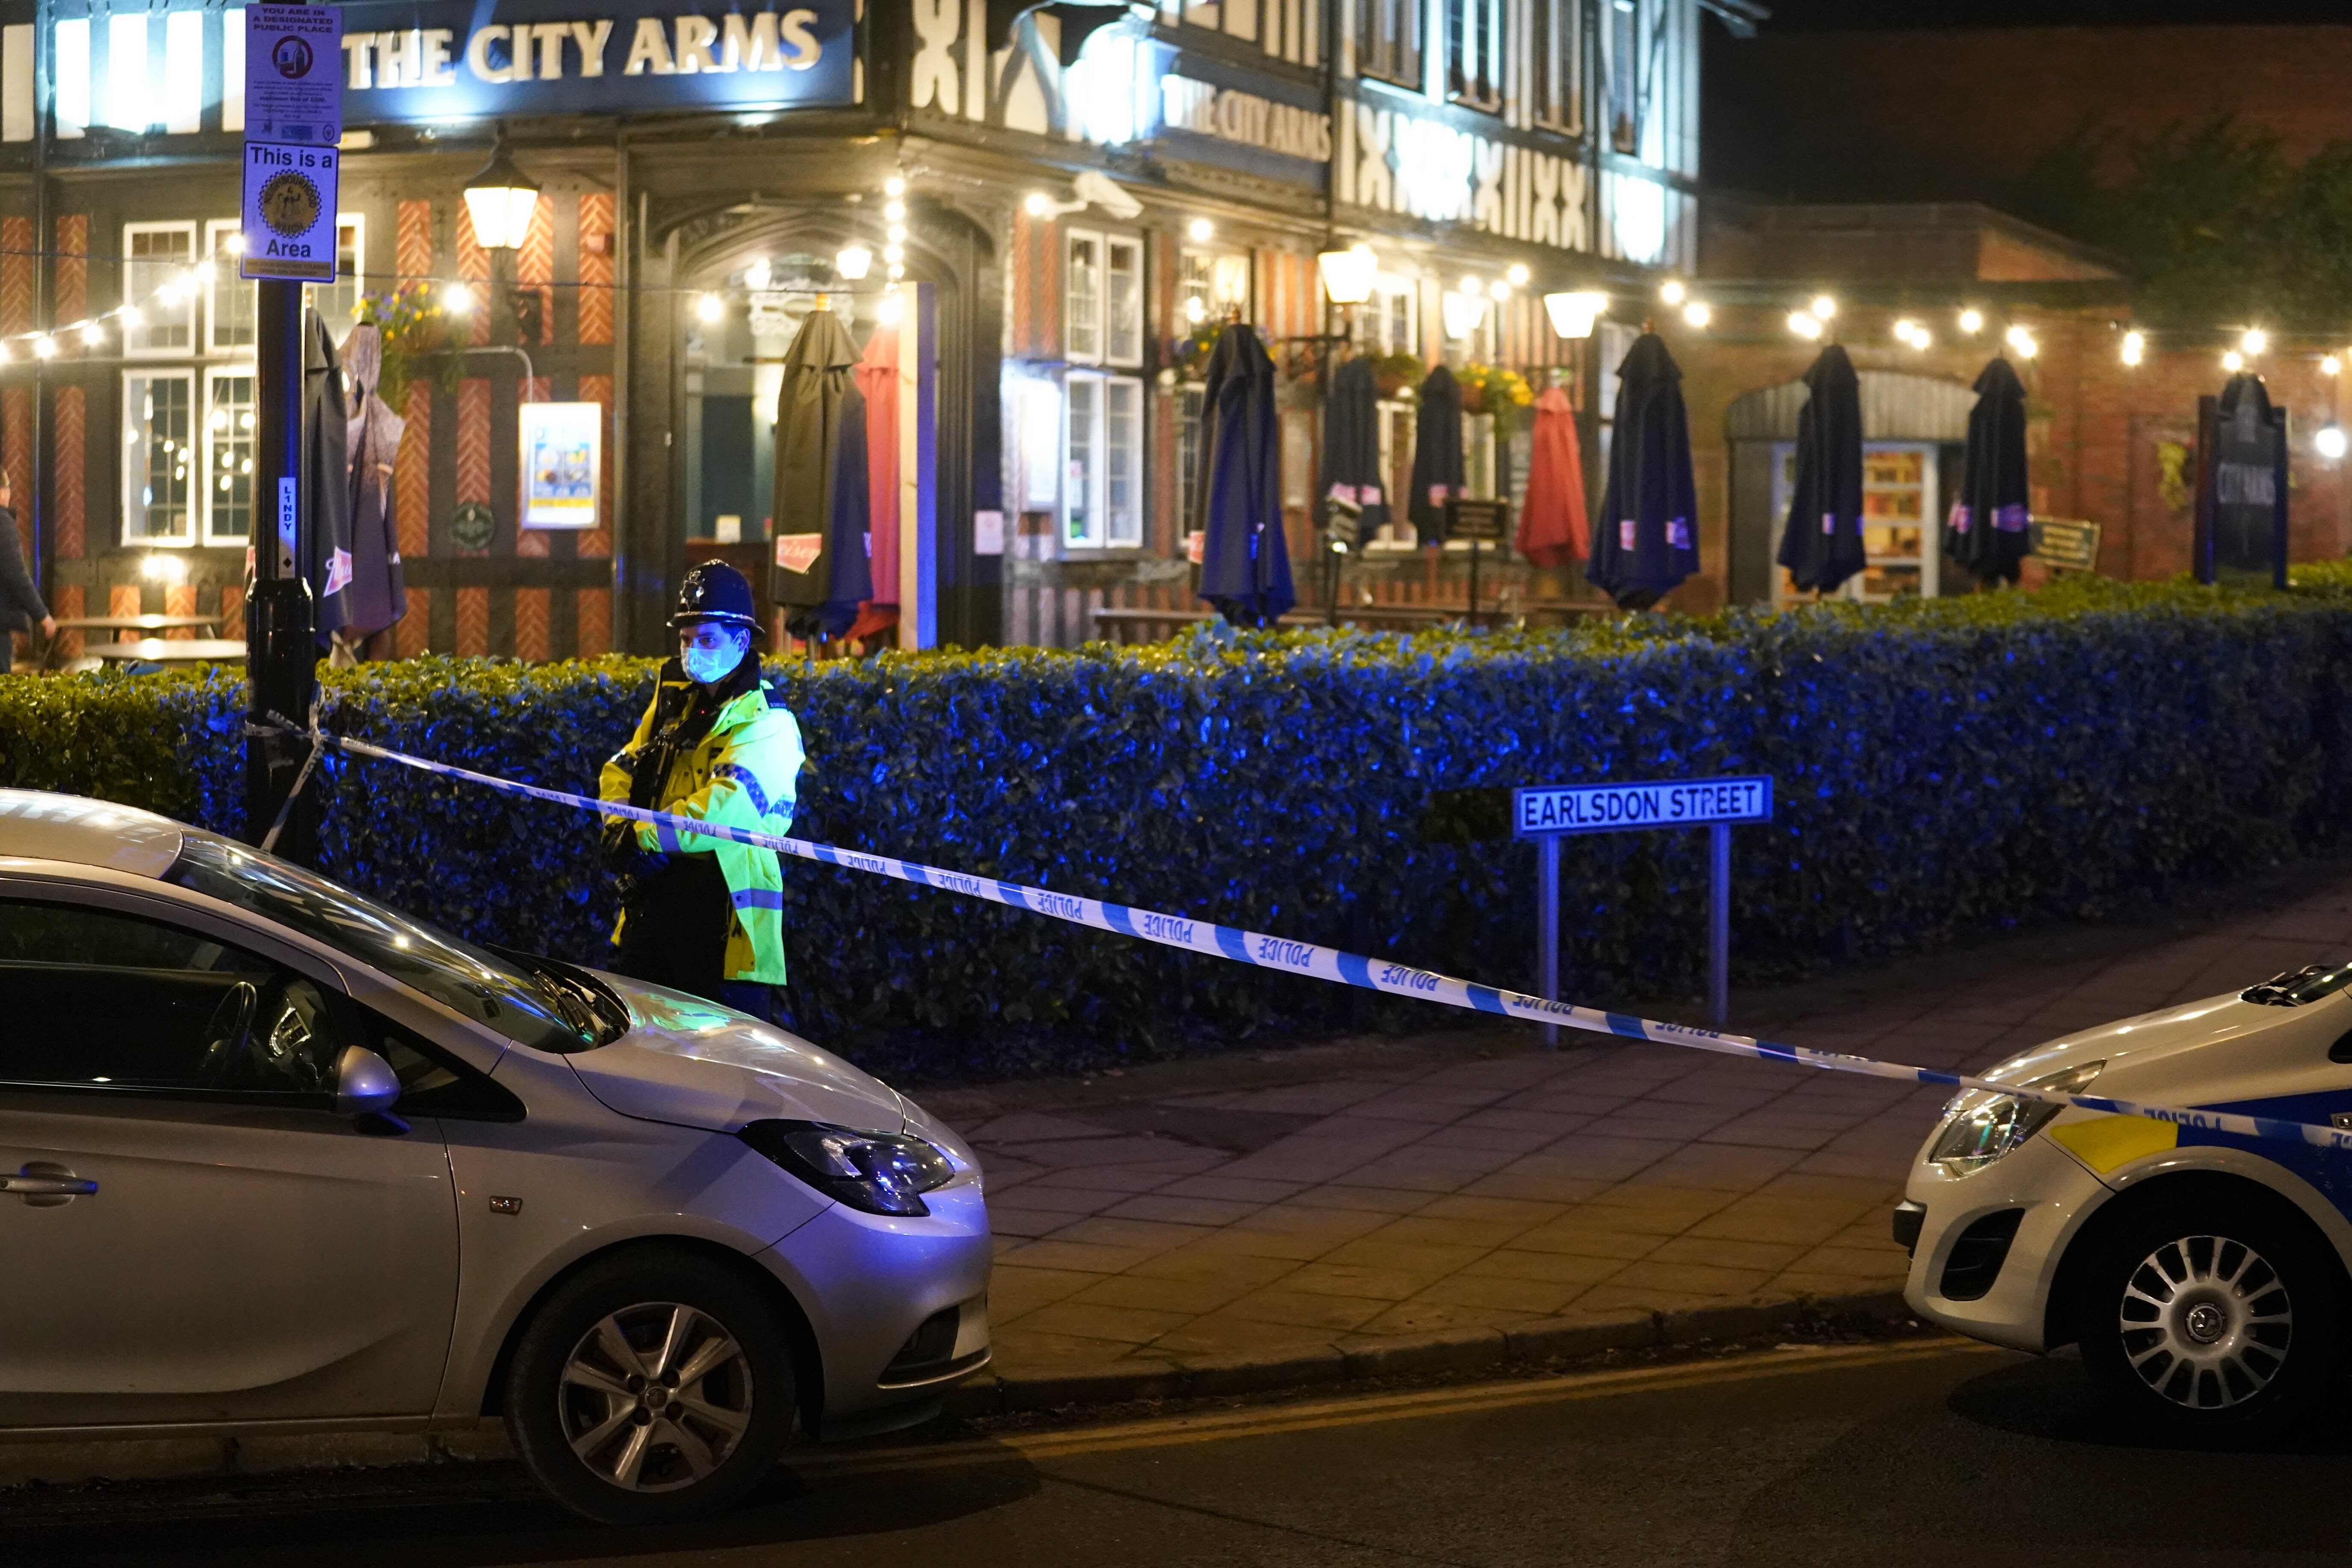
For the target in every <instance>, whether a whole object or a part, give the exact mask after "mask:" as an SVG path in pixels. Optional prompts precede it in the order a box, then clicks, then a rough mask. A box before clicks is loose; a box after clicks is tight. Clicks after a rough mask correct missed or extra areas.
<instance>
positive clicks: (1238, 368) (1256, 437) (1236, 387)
mask: <svg viewBox="0 0 2352 1568" xmlns="http://www.w3.org/2000/svg"><path fill="white" fill-rule="evenodd" d="M1274 400H1275V383H1274V360H1273V358H1272V356H1270V355H1269V354H1267V353H1266V352H1265V343H1264V342H1261V341H1260V340H1259V338H1258V335H1257V329H1256V328H1255V327H1253V326H1251V325H1249V324H1248V323H1247V322H1244V321H1236V322H1234V324H1233V325H1231V326H1229V327H1227V328H1226V329H1225V330H1224V331H1223V334H1221V335H1220V336H1219V337H1218V339H1217V346H1216V349H1215V350H1214V351H1213V353H1211V354H1210V355H1209V369H1208V374H1207V377H1206V380H1205V384H1204V385H1203V386H1202V395H1201V409H1202V421H1203V423H1204V425H1205V431H1204V434H1205V436H1206V438H1207V441H1206V447H1207V449H1206V450H1205V451H1204V452H1203V453H1202V461H1201V479H1200V485H1201V493H1200V497H1199V500H1198V504H1197V510H1196V511H1195V513H1194V516H1195V519H1196V521H1198V523H1199V525H1200V529H1201V531H1202V549H1201V597H1202V598H1204V599H1206V600H1208V601H1209V603H1210V604H1212V605H1215V606H1216V607H1217V608H1218V609H1219V610H1220V611H1222V612H1223V615H1224V616H1225V618H1226V619H1227V620H1229V621H1232V622H1233V623H1234V625H1236V626H1258V625H1262V624H1265V623H1269V622H1272V621H1274V620H1276V619H1277V618H1279V617H1280V616H1282V614H1283V612H1285V611H1286V610H1287V609H1289V608H1290V606H1291V605H1294V604H1296V603H1297V597H1298V596H1297V594H1296V593H1295V592H1294V591H1293V590H1292V588H1291V585H1290V544H1289V542H1288V541H1287V540H1286V539H1285V538H1284V537H1283V532H1282V444H1281V441H1280V439H1279V437H1278V436H1277V435H1276V416H1275V406H1274Z"/></svg>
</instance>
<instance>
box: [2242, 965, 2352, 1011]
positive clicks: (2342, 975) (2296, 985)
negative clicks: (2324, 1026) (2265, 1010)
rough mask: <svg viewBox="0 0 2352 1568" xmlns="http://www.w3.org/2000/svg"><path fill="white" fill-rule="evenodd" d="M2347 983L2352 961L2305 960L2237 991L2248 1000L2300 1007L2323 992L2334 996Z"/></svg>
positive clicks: (2350, 974) (2349, 979) (2349, 978)
mask: <svg viewBox="0 0 2352 1568" xmlns="http://www.w3.org/2000/svg"><path fill="white" fill-rule="evenodd" d="M2347 985H2352V963H2344V962H2342V961H2340V960H2339V961H2338V962H2336V963H2311V964H2305V966H2304V967H2303V968H2301V969H2291V970H2289V971H2287V972H2286V973H2284V974H2273V976H2271V977H2270V978H2269V979H2268V980H2265V981H2263V983H2262V984H2260V985H2250V986H2248V987H2246V989H2244V990H2243V991H2241V992H2239V993H2238V995H2239V998H2240V999H2241V1000H2242V1001H2247V1002H2260V1003H2263V1004H2264V1005H2268V1006H2272V1007H2300V1006H2302V1005H2305V1003H2309V1002H2316V1001H2318V1000H2319V999H2320V998H2321V997H2323V996H2333V995H2335V994H2336V993H2337V992H2338V991H2341V990H2343V989H2344V988H2345V987H2346V986H2347Z"/></svg>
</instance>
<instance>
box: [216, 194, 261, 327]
mask: <svg viewBox="0 0 2352 1568" xmlns="http://www.w3.org/2000/svg"><path fill="white" fill-rule="evenodd" d="M244 254H245V231H244V230H243V229H242V228H241V227H240V226H238V222H237V220H236V218H233V217H216V218H215V219H213V220H212V221H211V222H210V223H207V224H206V225H205V260H207V261H209V262H210V263H212V278H211V280H210V282H208V283H207V284H206V285H205V353H215V354H221V353H251V352H253V317H254V310H255V300H256V296H255V294H254V285H252V284H250V283H248V282H247V281H246V280H245V279H242V278H239V277H238V276H237V275H236V269H237V266H238V264H239V259H240V258H242V257H243V256H244Z"/></svg>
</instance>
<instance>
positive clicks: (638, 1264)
mask: <svg viewBox="0 0 2352 1568" xmlns="http://www.w3.org/2000/svg"><path fill="white" fill-rule="evenodd" d="M781 1310H782V1309H780V1307H779V1305H778V1303H777V1302H776V1300H775V1299H774V1297H773V1295H772V1293H771V1292H769V1291H768V1290H767V1289H764V1288H763V1287H762V1286H761V1283H760V1282H758V1280H757V1279H755V1277H753V1276H752V1275H751V1268H750V1266H749V1265H745V1264H737V1263H734V1262H732V1261H730V1260H728V1259H725V1258H717V1257H714V1256H712V1255H710V1254H708V1253H704V1252H700V1251H698V1250H695V1249H692V1248H687V1247H674V1246H670V1245H667V1244H662V1243H646V1244H640V1245H638V1246H634V1247H623V1248H620V1249H617V1250H616V1251H614V1252H613V1253H610V1254H607V1255H606V1256H604V1257H602V1258H595V1259H593V1260H591V1261H590V1262H588V1263H586V1264H584V1265H583V1266H582V1267H581V1268H579V1269H578V1270H577V1271H576V1272H574V1273H572V1275H570V1276H569V1277H567V1278H565V1279H562V1280H559V1281H558V1282H557V1283H556V1284H555V1285H554V1286H553V1287H552V1288H551V1289H549V1291H548V1293H547V1296H546V1298H545V1300H541V1302H540V1303H539V1304H538V1305H537V1307H536V1308H535V1309H534V1310H533V1311H532V1313H531V1316H530V1321H529V1322H528V1323H526V1324H525V1325H524V1326H523V1329H522V1331H521V1333H520V1336H519V1337H518V1338H517V1340H516V1342H515V1349H514V1355H513V1359H512V1361H511V1363H509V1367H508V1371H507V1382H506V1387H505V1391H504V1393H503V1394H502V1395H501V1396H500V1397H501V1402H502V1403H503V1405H504V1406H505V1410H506V1418H507V1431H508V1432H509V1435H510V1436H512V1437H513V1439H514V1446H515V1453H516V1456H517V1457H518V1458H520V1459H521V1460H522V1462H523V1466H524V1468H527V1469H529V1470H530V1474H531V1479H534V1480H536V1481H537V1482H539V1484H540V1485H541V1486H542V1487H544V1488H545V1489H547V1491H548V1493H549V1494H550V1495H551V1496H552V1497H553V1498H554V1499H555V1500H557V1501H559V1502H561V1503H562V1504H563V1506H564V1507H566V1508H568V1509H570V1510H572V1511H573V1512H574V1513H579V1514H583V1515H585V1516H586V1517H588V1518H590V1519H593V1520H599V1521H604V1523H607V1524H665V1523H677V1522H679V1521H685V1520H691V1519H700V1518H706V1517H708V1516H709V1515H710V1514H712V1513H716V1512H718V1511H719V1510H721V1509H724V1508H727V1507H729V1506H730V1505H732V1504H733V1503H735V1502H736V1501H738V1500H740V1499H741V1498H742V1497H743V1496H744V1495H745V1494H746V1493H748V1492H750V1491H751V1489H753V1488H754V1487H756V1486H758V1485H759V1484H760V1482H761V1479H762V1478H763V1477H765V1476H767V1475H769V1474H771V1473H772V1471H773V1470H774V1468H775V1465H776V1458H777V1456H778V1455H779V1454H780V1453H781V1452H782V1449H783V1446H784V1442H785V1439H786V1438H787V1437H789V1436H791V1434H792V1430H793V1418H794V1414H795V1412H796V1411H797V1409H798V1406H799V1398H798V1378H797V1375H796V1369H795V1367H794V1365H793V1352H792V1348H791V1341H790V1336H789V1335H788V1334H787V1332H786V1329H785V1323H784V1320H783V1318H782V1316H781Z"/></svg>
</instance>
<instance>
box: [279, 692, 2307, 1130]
mask: <svg viewBox="0 0 2352 1568" xmlns="http://www.w3.org/2000/svg"><path fill="white" fill-rule="evenodd" d="M272 717H273V718H275V717H276V715H272ZM279 722H280V723H281V724H282V725H284V728H285V729H286V730H287V731H289V732H291V733H294V734H298V735H300V736H302V738H304V739H306V740H310V741H311V742H312V743H313V744H325V745H330V746H335V747H339V748H341V750H343V751H346V752H351V753H352V754H353V755H355V756H362V757H375V758H380V759H381V760H383V761H384V762H388V763H400V764H402V765H403V766H404V767H411V768H421V769H423V770H424V771H425V772H426V773H439V774H442V775H444V776H445V777H448V778H458V779H466V780H468V781H470V782H472V783H474V784H481V785H482V786H484V787H485V788H488V789H494V790H498V791H500V792H502V793H504V794H507V795H527V796H529V797H530V798H531V799H533V800H544V801H550V802H552V803H553V804H555V805H569V806H576V807H578V808H580V809H582V810H583V811H593V812H597V813H600V814H602V815H604V816H612V817H622V818H626V819H628V820H632V821H636V822H646V823H651V824H653V825H654V826H658V827H665V828H668V829H670V830H671V831H673V832H676V833H677V834H680V835H695V834H698V835H700V836H702V837H707V838H725V839H730V840H732V841H734V842H735V843H738V844H749V845H752V846H755V847H759V848H763V849H772V850H774V851H775V852H776V853H778V854H779V855H791V856H794V857H796V858H800V859H803V860H814V861H816V862H817V863H819V864H820V865H825V866H839V867H842V868H845V869H847V870H851V871H866V872H870V873H872V874H873V875H875V876H877V877H892V878H896V879H898V880H899V881H902V882H912V883H914V884H915V885H916V886H918V887H923V888H936V889H940V890H942V891H944V892H950V893H961V894H962V895H963V896H964V897H965V898H969V899H982V900H986V901H987V902H989V903H992V904H1003V905H1004V906H1005V907H1006V908H1008V909H1015V910H1024V911H1026V912H1027V913H1030V914H1033V915H1046V916H1050V917H1051V918H1053V919H1055V920H1058V921H1069V922H1070V923H1071V924H1073V925H1082V926H1087V927H1091V928H1092V929H1094V930H1096V931H1111V932H1114V933H1116V934H1118V935H1119V936H1131V937H1135V938H1138V939H1139V940H1141V941H1144V942H1158V943H1160V945H1161V946H1163V947H1177V948H1182V949H1184V950H1185V951H1187V952H1199V953H1205V954H1207V955H1208V956H1210V957H1212V958H1226V959H1231V960H1233V961H1234V963H1249V964H1255V965H1256V966H1257V967H1259V968H1261V969H1273V970H1279V971H1281V972H1282V973H1286V974H1299V975H1305V976H1307V977H1308V978H1310V979H1315V980H1324V981H1328V982H1330V983H1332V984H1338V985H1353V986H1357V987H1359V988H1360V989H1363V990H1366V991H1381V992H1386V993H1387V994H1390V995H1392V996H1411V997H1416V998H1418V999H1420V1000H1422V1001H1424V1002H1435V1003H1439V1004H1441V1005H1444V1006H1448V1007H1461V1008H1464V1009H1466V1010H1468V1011H1470V1012H1474V1013H1487V1014H1492V1015H1494V1016H1497V1017H1505V1018H1520V1019H1525V1020H1526V1021H1527V1022H1528V1023H1531V1024H1561V1025H1565V1026H1568V1027H1569V1028H1571V1029H1583V1030H1587V1031H1589V1032H1591V1033H1593V1034H1597V1035H1613V1036H1615V1037H1618V1038H1620V1039H1628V1040H1647V1041H1649V1042H1651V1043H1652V1044H1654V1045H1661V1046H1682V1047H1686V1048H1688V1049H1691V1050H1697V1051H1713V1052H1715V1053H1716V1054H1717V1055H1718V1056H1727V1057H1746V1058H1750V1059H1752V1060H1756V1061H1767V1062H1783V1063H1787V1064H1788V1065H1790V1066H1791V1067H1808V1068H1823V1069H1825V1070H1827V1071H1831V1072H1843V1073H1854V1074H1858V1075H1860V1076H1862V1077H1864V1078H1876V1079H1891V1080H1893V1081H1895V1082H1899V1083H1925V1084H1935V1085H1938V1086H1940V1087H1943V1088H1948V1089H1963V1090H1966V1089H1977V1090H1981V1091H1983V1092H1985V1093H1988V1094H2002V1095H2008V1096H2010V1097H2011V1098H2012V1099H2017V1100H2033V1101H2036V1102H2038V1103H2040V1104H2043V1105H2062V1106H2074V1107H2075V1108H2077V1109H2079V1110H2100V1111H2106V1112H2108V1113H2110V1114H2113V1115H2118V1116H2145V1117H2147V1118H2150V1119H2151V1120H2153V1121H2170V1122H2173V1123H2176V1124H2178V1125H2179V1126H2182V1127H2189V1128H2194V1129H2197V1130H2199V1131H2207V1132H2223V1133H2229V1134H2231V1135H2233V1136H2236V1137H2241V1138H2262V1139H2271V1140H2278V1141H2284V1142H2294V1143H2308V1144H2312V1145H2315V1146H2316V1147H2318V1148H2322V1149H2335V1150H2345V1149H2352V1132H2347V1131H2338V1130H2337V1129H2336V1128H2333V1127H2319V1126H2315V1125H2313V1124H2311V1123H2309V1122H2304V1121H2279V1120H2276V1119H2274V1118H2272V1117H2266V1116H2242V1115H2240V1114H2237V1113H2236V1112H2233V1111H2223V1110H2194V1109H2186V1108H2183V1107H2179V1106H2170V1105H2143V1104H2141V1103H2139V1102H2137V1101H2136V1100H2110V1099H2108V1098H2106V1097H2105V1096H2104V1095H2096V1094H2064V1093H2061V1092H2059V1091H2058V1090H2056V1089H2032V1088H2028V1087H2026V1086H2024V1085H2021V1084H2012V1083H1996V1082H1994V1081H1992V1080H1991V1079H1981V1078H1972V1077H1970V1076H1969V1075H1968V1074H1966V1073H1954V1072H1940V1071H1937V1069H1935V1068H1917V1067H1906V1066H1904V1065H1902V1064H1901V1063H1899V1062H1882V1061H1877V1060H1874V1059H1873V1058H1869V1057H1854V1056H1846V1055H1844V1054H1843V1053H1841V1052H1836V1051H1816V1050H1812V1049H1810V1048H1808V1047H1803V1046H1783V1045H1776V1044H1774V1043H1773V1042H1771V1041H1769V1040H1757V1039H1750V1038H1748V1037H1746V1036H1744V1035H1721V1034H1717V1033H1715V1032H1714V1031H1712V1030H1708V1029H1694V1028H1689V1027H1687V1026H1684V1025H1681V1024H1662V1023H1659V1022H1657V1021H1655V1020H1654V1019H1649V1018H1636V1017H1633V1016H1631V1015H1629V1014H1624V1013H1609V1012H1603V1011H1601V1010H1600V1009H1597V1008H1592V1007H1578V1006H1575V1005H1570V1004H1569V1003H1566V1002H1553V1001H1548V1000H1546V999H1545V998H1543V997H1541V996H1530V995H1528V994H1526V993H1524V992H1519V991H1506V990H1503V989H1502V988H1500V987H1498V986H1493V985H1480V984H1476V983H1475V982H1472V981H1468V980H1456V979H1454V978H1453V977H1452V976H1450V975H1444V974H1434V973H1431V972H1430V971H1428V970H1426V969H1415V968H1413V967H1412V965H1410V964H1404V963H1383V962H1381V960H1379V959H1372V958H1365V957H1362V956H1361V955H1360V954H1357V953H1352V952H1340V951H1339V950H1338V949H1337V948H1329V947H1318V946H1317V945H1315V944H1314V943H1313V942H1292V941H1290V940H1289V939H1287V938H1286V937H1278V936H1268V935H1266V934H1265V933H1264V932H1262V931H1244V930H1242V929H1240V928H1238V927H1235V926H1223V925H1217V924H1214V923H1213V922H1211V921H1199V920H1193V919H1191V918H1189V917H1188V916H1184V915H1169V914H1161V913H1159V912H1158V911H1156V910H1139V909H1136V908H1134V907H1133V906H1131V905H1128V904H1113V903H1106V902H1103V901H1101V900H1096V899H1081V898H1075V897H1073V896H1071V895H1070V894H1068V893H1056V892H1054V891H1052V890H1051V889H1045V888H1032V887H1028V886H1025V885H1024V884H1022V883H1019V882H1003V881H998V880H996V879H993V878H989V877H974V876H970V875H968V874H966V873H964V872H961V871H948V870H942V869H941V868H939V867H937V866H925V865H922V864H920V863H919V862H917V861H913V860H899V859H896V858H892V857H890V856H887V855H867V854H865V853H862V852H860V851H857V850H854V849H839V848H835V847H834V846H832V845H830V844H817V843H813V842H811V841H810V840H808V839H805V838H792V837H785V836H784V835H782V834H775V833H756V832H753V831H751V830H750V829H748V828H741V827H731V826H725V825H722V824H719V823H710V822H698V821H696V820H694V819H693V818H691V817H685V816H674V815H672V814H670V813H668V812H661V811H648V810H646V809H645V808H644V807H642V806H633V805H615V804H614V803H612V802H609V801H601V800H591V799H590V798H589V797H587V796H586V795H571V794H567V793H566V792H564V791H562V790H557V789H542V788H541V787H540V786H538V785H536V784H517V783H515V782H514V781H513V780H511V779H502V778H496V777H493V776H492V775H490V774H488V773H475V772H473V771H472V770H471V769H468V768H459V767H452V766H450V765H449V764H448V763H436V762H430V761H427V760H426V759H425V758H423V757H412V756H409V755H407V754H406V753H404V752H394V751H387V750H385V749H384V748H383V747H382V746H374V745H370V744H369V743H368V742H364V741H354V740H352V739H350V738H348V737H343V736H335V735H329V734H326V733H324V732H323V731H321V732H319V733H317V734H312V733H310V732H309V731H301V730H299V729H297V728H296V727H295V726H294V725H292V724H289V723H286V722H285V721H283V720H279Z"/></svg>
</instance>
